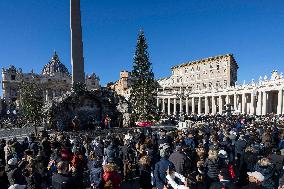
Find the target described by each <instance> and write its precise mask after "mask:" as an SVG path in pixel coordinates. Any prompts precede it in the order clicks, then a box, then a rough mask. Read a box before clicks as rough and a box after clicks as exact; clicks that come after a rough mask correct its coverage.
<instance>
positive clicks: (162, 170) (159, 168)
mask: <svg viewBox="0 0 284 189" xmlns="http://www.w3.org/2000/svg"><path fill="white" fill-rule="evenodd" d="M169 167H170V168H171V169H174V164H173V163H172V162H171V161H169V160H167V159H166V158H161V160H160V161H159V162H157V163H156V164H155V170H154V182H155V184H156V187H157V188H158V189H163V188H164V185H166V184H167V179H166V171H167V170H168V168H169Z"/></svg>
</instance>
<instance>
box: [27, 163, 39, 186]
mask: <svg viewBox="0 0 284 189" xmlns="http://www.w3.org/2000/svg"><path fill="white" fill-rule="evenodd" d="M24 176H25V177H26V182H27V188H29V189H40V188H42V183H43V181H42V178H41V175H40V174H39V173H38V170H36V165H35V162H33V161H32V162H31V163H29V164H28V165H27V167H26V169H25V170H24Z"/></svg>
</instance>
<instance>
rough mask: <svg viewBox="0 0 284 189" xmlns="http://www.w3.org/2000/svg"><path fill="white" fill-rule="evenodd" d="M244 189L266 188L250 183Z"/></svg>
mask: <svg viewBox="0 0 284 189" xmlns="http://www.w3.org/2000/svg"><path fill="white" fill-rule="evenodd" d="M242 189H264V187H263V186H261V185H257V184H256V183H249V184H248V185H246V186H244V187H242Z"/></svg>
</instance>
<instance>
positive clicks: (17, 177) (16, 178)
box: [6, 158, 25, 185]
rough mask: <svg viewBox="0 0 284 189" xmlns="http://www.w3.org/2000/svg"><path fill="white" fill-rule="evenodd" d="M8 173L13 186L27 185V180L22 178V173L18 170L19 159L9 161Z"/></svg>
mask: <svg viewBox="0 0 284 189" xmlns="http://www.w3.org/2000/svg"><path fill="white" fill-rule="evenodd" d="M6 172H7V176H8V180H9V182H10V184H11V185H13V184H25V178H24V177H23V176H22V171H21V170H20V168H18V160H17V158H11V159H9V161H8V163H7V166H6Z"/></svg>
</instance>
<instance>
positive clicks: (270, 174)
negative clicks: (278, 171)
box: [255, 163, 276, 189]
mask: <svg viewBox="0 0 284 189" xmlns="http://www.w3.org/2000/svg"><path fill="white" fill-rule="evenodd" d="M255 171H258V172H260V173H261V174H262V175H263V176H264V181H263V182H262V186H263V187H264V188H266V189H273V188H275V185H276V183H275V181H274V176H275V175H274V174H275V168H274V165H273V164H270V165H268V166H261V165H260V164H259V163H257V164H256V166H255Z"/></svg>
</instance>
